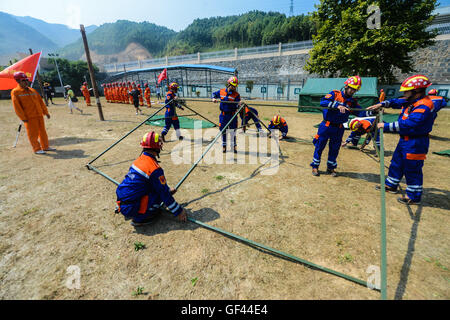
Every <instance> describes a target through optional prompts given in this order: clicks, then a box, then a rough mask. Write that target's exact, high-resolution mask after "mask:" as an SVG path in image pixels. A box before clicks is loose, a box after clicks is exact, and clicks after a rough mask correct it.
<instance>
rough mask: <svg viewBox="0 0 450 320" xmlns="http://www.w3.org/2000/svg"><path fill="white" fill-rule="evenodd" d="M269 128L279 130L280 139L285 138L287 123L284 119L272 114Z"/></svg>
mask: <svg viewBox="0 0 450 320" xmlns="http://www.w3.org/2000/svg"><path fill="white" fill-rule="evenodd" d="M269 130H271V131H272V130H280V132H281V137H280V140H283V139H286V138H287V134H288V125H287V122H286V120H284V119H283V118H282V117H280V116H279V115H276V116H274V117H273V118H272V120H271V121H270V123H269ZM269 137H271V134H269Z"/></svg>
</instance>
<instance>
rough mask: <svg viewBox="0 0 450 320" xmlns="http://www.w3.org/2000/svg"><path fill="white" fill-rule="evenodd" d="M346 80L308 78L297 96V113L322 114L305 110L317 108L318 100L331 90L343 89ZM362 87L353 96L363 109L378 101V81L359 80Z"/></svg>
mask: <svg viewBox="0 0 450 320" xmlns="http://www.w3.org/2000/svg"><path fill="white" fill-rule="evenodd" d="M345 80H347V78H310V79H308V80H307V81H306V83H305V86H304V87H303V88H302V91H301V92H300V95H299V100H298V105H299V108H298V111H299V112H322V110H320V109H312V108H307V107H308V106H310V107H312V106H315V107H318V106H319V105H320V99H321V98H322V97H324V96H325V95H326V94H328V93H329V92H330V91H333V90H340V89H342V88H343V87H344V82H345ZM361 80H362V86H361V90H359V91H358V92H357V93H356V94H355V98H357V99H358V102H359V104H360V105H361V107H363V108H367V107H369V106H371V105H373V104H375V103H377V102H378V101H379V100H378V89H377V86H378V80H377V78H375V77H367V78H361Z"/></svg>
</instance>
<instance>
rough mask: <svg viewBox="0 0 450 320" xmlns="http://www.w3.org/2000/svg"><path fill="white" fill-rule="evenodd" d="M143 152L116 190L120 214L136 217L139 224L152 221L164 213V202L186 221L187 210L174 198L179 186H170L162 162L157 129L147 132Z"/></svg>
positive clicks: (129, 217)
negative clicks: (162, 211) (159, 159)
mask: <svg viewBox="0 0 450 320" xmlns="http://www.w3.org/2000/svg"><path fill="white" fill-rule="evenodd" d="M141 147H142V148H143V151H142V154H141V155H140V157H139V158H137V159H136V160H135V161H134V162H133V164H132V165H131V167H130V169H129V171H128V173H127V175H126V176H125V179H124V180H123V181H122V183H121V184H120V185H119V186H118V187H117V189H116V195H117V205H118V208H117V210H116V212H117V213H119V212H120V213H121V214H123V215H124V217H125V219H127V220H128V219H132V222H131V225H133V226H135V227H138V226H143V225H147V224H150V223H152V222H153V221H154V220H155V218H156V217H157V216H158V215H159V214H160V212H161V210H160V209H161V203H164V205H165V206H166V207H167V209H169V210H170V211H171V212H172V213H173V215H174V216H176V217H177V218H178V220H179V221H181V222H186V219H187V215H186V211H185V210H184V209H183V207H181V206H180V205H179V204H178V203H177V202H176V201H175V199H174V198H173V194H174V193H175V192H176V190H175V189H170V188H169V186H168V185H167V181H166V178H165V176H164V171H163V169H162V168H161V167H160V165H159V163H158V161H157V160H156V158H157V157H159V153H160V151H161V149H162V141H161V140H160V136H159V135H158V134H156V133H155V132H153V131H152V132H149V133H147V134H145V135H144V137H143V138H142V142H141Z"/></svg>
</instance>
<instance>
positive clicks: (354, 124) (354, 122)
mask: <svg viewBox="0 0 450 320" xmlns="http://www.w3.org/2000/svg"><path fill="white" fill-rule="evenodd" d="M360 123H361V122H360V121H359V120H358V119H353V120H352V121H350V124H349V125H348V127H349V128H350V130H352V131H357V130H358V129H359V126H358V127H357V125H358V124H360Z"/></svg>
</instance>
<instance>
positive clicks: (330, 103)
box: [320, 90, 372, 123]
mask: <svg viewBox="0 0 450 320" xmlns="http://www.w3.org/2000/svg"><path fill="white" fill-rule="evenodd" d="M340 105H341V106H346V107H348V108H359V109H361V106H360V105H359V104H358V101H357V100H356V99H355V98H353V97H347V96H346V95H345V93H344V91H338V90H333V91H331V92H330V93H329V94H327V95H326V96H325V97H323V98H322V99H321V100H320V106H321V107H328V108H333V109H324V110H323V111H322V114H323V120H324V121H329V122H331V123H345V122H347V121H348V116H349V115H350V114H354V115H355V116H357V117H366V116H371V115H372V113H371V112H370V111H346V112H345V113H341V112H340V111H339V109H338V107H339V106H340ZM334 109H335V110H334Z"/></svg>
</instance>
